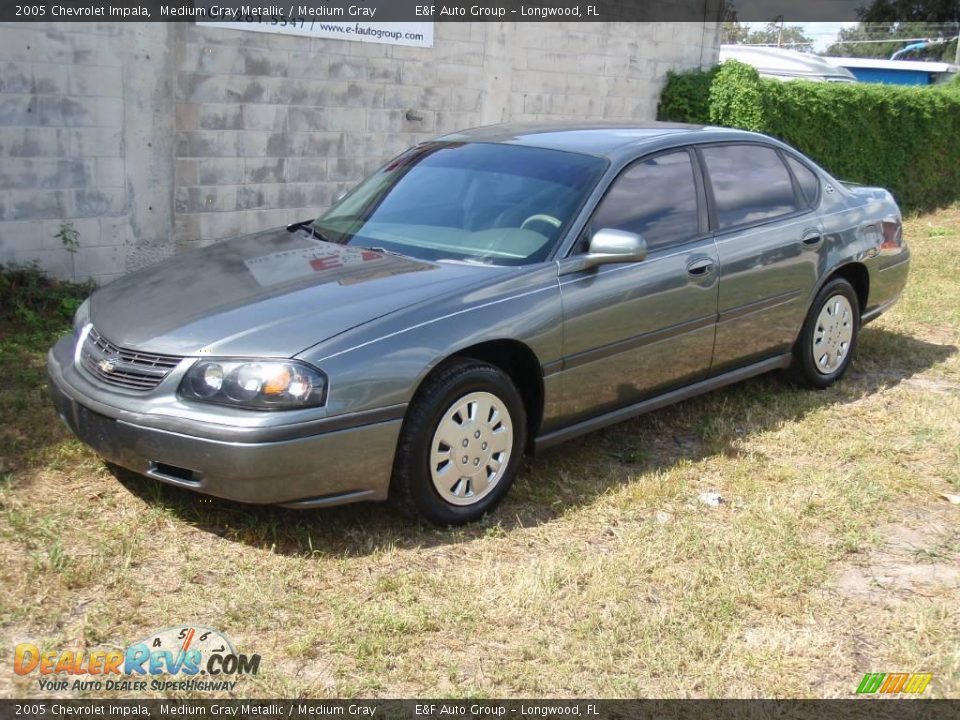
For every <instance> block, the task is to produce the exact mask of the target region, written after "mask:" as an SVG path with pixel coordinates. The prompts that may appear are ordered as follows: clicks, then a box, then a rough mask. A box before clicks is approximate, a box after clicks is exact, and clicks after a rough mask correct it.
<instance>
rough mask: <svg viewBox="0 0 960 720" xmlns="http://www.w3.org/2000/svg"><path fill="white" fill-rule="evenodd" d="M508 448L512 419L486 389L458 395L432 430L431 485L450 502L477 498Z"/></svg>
mask: <svg viewBox="0 0 960 720" xmlns="http://www.w3.org/2000/svg"><path fill="white" fill-rule="evenodd" d="M512 450H513V423H512V421H511V418H510V413H509V412H508V411H507V407H506V405H504V404H503V402H502V401H501V400H500V398H498V397H497V396H496V395H493V394H491V393H488V392H475V393H470V394H469V395H464V396H463V397H462V398H460V399H459V400H457V401H456V402H454V403H453V405H451V406H450V408H449V409H448V410H447V412H446V413H444V415H443V417H442V418H441V419H440V424H439V425H438V426H437V430H436V432H435V433H434V434H433V442H432V443H431V445H430V475H431V477H432V478H433V486H434V487H435V488H436V489H437V492H438V493H440V497H442V498H443V499H444V500H446V501H447V502H448V503H450V504H452V505H472V504H474V503H475V502H479V501H480V500H481V499H482V498H484V497H485V496H486V495H489V494H490V492H491V491H492V490H493V489H494V488H495V487H496V485H497V483H498V482H500V479H501V478H502V477H503V473H504V472H506V469H507V464H508V463H509V462H510V453H511V451H512Z"/></svg>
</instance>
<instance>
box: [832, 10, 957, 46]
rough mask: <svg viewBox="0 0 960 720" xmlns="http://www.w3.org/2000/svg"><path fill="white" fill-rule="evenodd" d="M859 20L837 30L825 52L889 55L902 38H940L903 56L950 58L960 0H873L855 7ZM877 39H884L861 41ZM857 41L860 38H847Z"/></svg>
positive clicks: (955, 35)
mask: <svg viewBox="0 0 960 720" xmlns="http://www.w3.org/2000/svg"><path fill="white" fill-rule="evenodd" d="M857 14H858V15H859V17H860V22H859V23H858V24H857V26H856V27H854V28H845V29H843V30H841V31H840V34H839V36H838V40H840V41H844V42H837V43H834V44H833V45H831V46H830V47H829V48H828V49H827V53H826V54H827V55H840V56H844V57H871V58H889V57H890V56H891V55H892V54H893V53H895V52H897V51H898V50H902V49H903V48H904V47H906V46H907V45H909V44H910V40H906V39H905V38H924V39H930V40H940V41H942V42H938V43H933V44H931V45H929V46H928V47H925V48H922V49H919V50H914V51H911V52H910V53H909V54H906V55H904V56H903V57H904V58H905V59H913V60H917V59H923V60H948V61H953V59H954V57H955V53H956V41H955V40H954V41H953V42H950V38H956V37H957V35H960V3H958V2H957V0H874V2H873V3H872V4H871V5H870V6H869V7H866V8H862V9H860V10H858V11H857ZM864 40H871V41H876V40H881V41H884V42H862V41H864ZM850 41H861V42H850Z"/></svg>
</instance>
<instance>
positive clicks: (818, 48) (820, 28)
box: [743, 20, 857, 52]
mask: <svg viewBox="0 0 960 720" xmlns="http://www.w3.org/2000/svg"><path fill="white" fill-rule="evenodd" d="M743 24H744V25H750V27H752V28H760V27H763V26H764V25H766V23H760V22H751V23H743ZM786 24H787V25H799V26H800V27H802V28H803V31H804V32H805V33H806V34H807V36H808V37H810V38H812V39H813V43H814V44H813V49H814V52H823V51H824V50H826V49H827V48H828V47H829V46H830V43H832V42H833V41H834V40H836V39H837V33H839V32H840V30H841V29H843V28H845V27H854V26H855V25H856V24H857V23H856V22H791V21H790V20H787V21H786Z"/></svg>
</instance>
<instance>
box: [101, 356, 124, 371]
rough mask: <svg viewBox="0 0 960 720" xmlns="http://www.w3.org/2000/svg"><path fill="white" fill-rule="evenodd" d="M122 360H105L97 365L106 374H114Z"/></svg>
mask: <svg viewBox="0 0 960 720" xmlns="http://www.w3.org/2000/svg"><path fill="white" fill-rule="evenodd" d="M119 359H120V358H104V359H103V360H101V361H100V362H98V363H97V367H98V368H100V369H101V370H102V371H103V372H105V373H112V372H113V371H114V370H116V369H117V361H118V360H119Z"/></svg>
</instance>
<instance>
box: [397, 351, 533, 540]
mask: <svg viewBox="0 0 960 720" xmlns="http://www.w3.org/2000/svg"><path fill="white" fill-rule="evenodd" d="M474 392H486V393H491V394H492V395H495V396H496V397H497V399H499V400H500V401H501V402H502V403H503V404H504V405H505V407H506V410H507V411H508V412H509V414H510V423H511V425H512V428H511V429H512V432H513V444H512V448H511V450H510V453H509V457H508V458H507V463H506V469H505V470H504V471H503V473H502V474H501V475H500V476H499V479H498V480H497V481H496V482H495V483H493V489H492V490H490V491H488V494H486V495H484V496H483V497H481V498H480V499H478V500H477V501H476V502H475V503H474V504H471V505H455V504H452V503H450V502H448V501H446V500H445V499H444V498H443V497H441V495H440V493H439V492H438V491H437V488H436V487H435V486H434V482H433V478H432V475H431V469H430V453H431V447H430V446H431V443H432V442H433V436H434V433H435V432H436V431H437V427H438V425H439V423H440V421H441V420H442V419H443V418H444V416H445V414H446V413H447V412H448V410H450V409H451V408H452V406H453V405H454V403H455V402H456V401H458V400H460V399H461V398H463V397H465V396H466V395H468V394H470V393H474ZM526 441H527V416H526V410H525V408H524V405H523V399H522V398H521V396H520V393H519V392H518V391H517V388H516V386H515V385H514V384H513V381H512V380H511V379H510V377H509V376H508V375H507V374H506V373H504V372H503V371H502V370H500V369H499V368H497V367H495V366H493V365H490V364H488V363H484V362H480V361H478V360H472V359H470V358H453V359H451V360H449V361H447V362H446V363H444V364H443V365H441V366H440V367H438V368H437V369H436V370H434V371H433V372H432V373H431V374H430V375H429V376H428V377H427V379H426V380H424V382H423V384H422V385H421V386H420V388H419V389H418V390H417V392H416V395H415V396H414V398H413V401H412V402H411V403H410V406H409V407H408V408H407V414H406V416H405V417H404V420H403V426H402V428H401V430H400V439H399V442H398V443H397V453H396V456H395V458H394V463H393V478H392V480H391V483H390V501H391V502H392V503H393V505H394V506H395V507H396V508H397V509H398V510H399V511H400V512H402V513H403V514H404V515H407V516H408V517H411V518H414V519H418V518H419V519H423V520H426V521H428V522H431V523H433V524H435V525H441V526H447V525H463V524H464V523H469V522H473V521H475V520H479V519H480V518H481V517H483V515H484V514H485V513H488V512H490V511H491V510H493V509H494V508H495V507H496V506H497V505H498V504H499V503H500V501H501V500H503V498H504V496H505V495H506V494H507V492H508V491H509V490H510V486H511V485H512V484H513V481H514V478H515V477H516V475H517V470H518V469H519V467H520V463H521V462H522V460H523V451H524V448H525V447H526Z"/></svg>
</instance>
